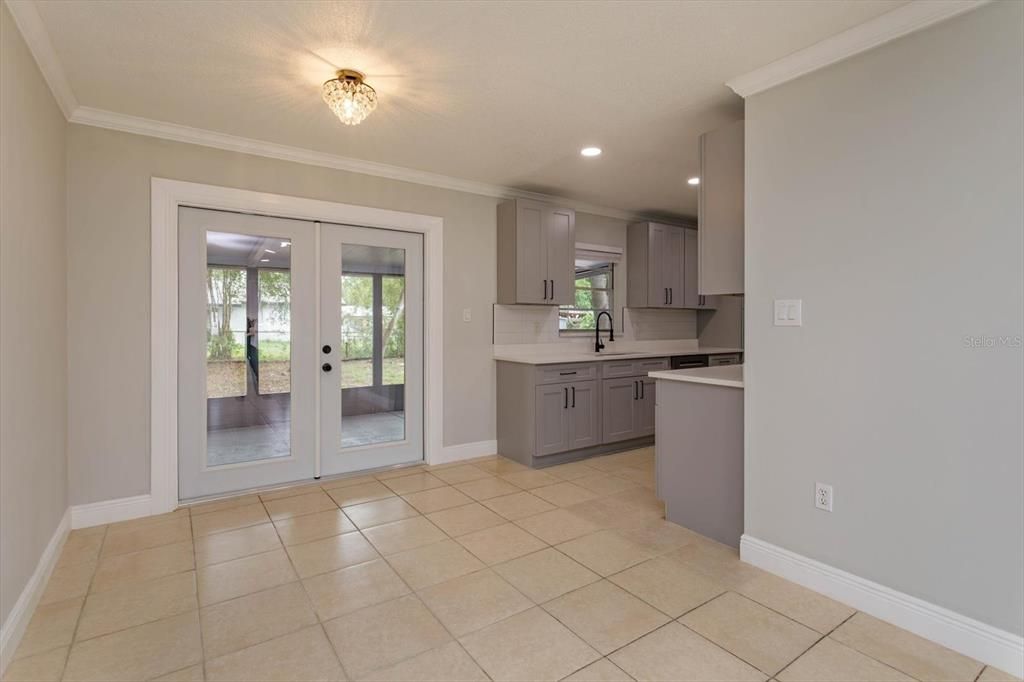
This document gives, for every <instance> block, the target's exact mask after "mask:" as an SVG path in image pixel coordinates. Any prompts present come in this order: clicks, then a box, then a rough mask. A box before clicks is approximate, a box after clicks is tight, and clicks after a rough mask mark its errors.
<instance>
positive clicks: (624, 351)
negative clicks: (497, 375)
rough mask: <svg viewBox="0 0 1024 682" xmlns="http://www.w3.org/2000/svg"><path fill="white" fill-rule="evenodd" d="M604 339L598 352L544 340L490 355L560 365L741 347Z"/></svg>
mask: <svg viewBox="0 0 1024 682" xmlns="http://www.w3.org/2000/svg"><path fill="white" fill-rule="evenodd" d="M604 341H605V349H604V350H603V351H602V352H600V353H595V352H594V351H593V346H591V347H590V349H589V350H584V349H583V348H581V347H580V344H576V343H573V344H544V346H545V347H543V348H536V347H533V346H531V345H528V344H523V347H522V348H519V347H516V346H500V347H495V349H494V359H495V360H500V361H502V362H518V363H520V364H524V365H560V364H562V363H570V362H606V361H608V360H642V359H643V358H666V357H675V356H681V355H716V354H720V353H742V352H743V349H742V348H720V347H718V346H701V347H693V346H676V347H673V346H672V345H668V344H659V345H658V346H657V347H650V348H644V347H634V348H630V347H628V346H627V345H626V342H618V343H623V346H620V347H619V348H616V347H615V345H616V344H615V343H609V342H608V340H607V339H605V340H604ZM552 345H563V346H569V347H568V348H565V349H560V348H551V346H552Z"/></svg>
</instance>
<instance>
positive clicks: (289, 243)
mask: <svg viewBox="0 0 1024 682" xmlns="http://www.w3.org/2000/svg"><path fill="white" fill-rule="evenodd" d="M291 245H292V243H291V242H281V248H282V249H283V248H285V247H288V246H291Z"/></svg>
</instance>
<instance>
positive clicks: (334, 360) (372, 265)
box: [321, 225, 423, 474]
mask: <svg viewBox="0 0 1024 682" xmlns="http://www.w3.org/2000/svg"><path fill="white" fill-rule="evenodd" d="M321 276H322V277H323V280H322V284H321V292H322V293H323V292H329V293H330V295H327V294H326V293H325V294H324V297H323V300H322V306H323V307H322V312H321V322H322V327H321V340H322V341H323V343H324V348H323V349H322V350H323V351H324V353H323V357H322V358H321V360H322V362H324V365H323V366H322V368H321V369H322V382H321V386H322V390H323V392H322V394H321V408H322V415H321V428H322V436H321V453H322V454H321V467H322V471H323V473H324V474H331V473H340V472H345V471H355V470H360V469H372V468H378V467H382V466H389V465H392V464H399V463H405V462H411V461H416V460H421V459H422V458H423V416H422V415H423V409H422V405H423V378H422V376H423V375H422V359H423V338H422V324H423V318H422V315H423V313H422V307H423V306H422V304H423V293H422V292H423V288H422V287H423V283H422V280H423V252H422V236H420V235H417V234H410V233H404V232H396V231H390V230H376V229H368V228H356V227H343V226H336V225H324V226H323V227H322V231H321ZM333 292H337V293H336V298H333V300H331V299H332V297H333V296H334V293H333ZM328 348H330V350H329V351H328V350H327V349H328ZM335 365H337V371H336V372H335V371H334V366H335ZM325 367H331V369H330V370H328V369H324V368H325Z"/></svg>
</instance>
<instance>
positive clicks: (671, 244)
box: [626, 223, 709, 308]
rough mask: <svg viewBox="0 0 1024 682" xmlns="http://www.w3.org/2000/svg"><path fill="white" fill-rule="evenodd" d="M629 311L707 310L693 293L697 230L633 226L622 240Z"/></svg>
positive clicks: (657, 225)
mask: <svg viewBox="0 0 1024 682" xmlns="http://www.w3.org/2000/svg"><path fill="white" fill-rule="evenodd" d="M626 258H627V261H628V265H629V267H628V273H629V277H628V281H627V287H626V289H627V292H626V299H627V303H626V304H627V305H628V306H629V307H631V308H702V307H708V306H707V304H708V303H709V301H707V300H706V299H705V298H702V297H701V296H700V294H699V292H698V291H697V277H698V252H697V230H695V229H694V228H692V227H680V226H677V225H664V224H661V223H633V224H631V225H630V226H629V229H628V232H627V237H626Z"/></svg>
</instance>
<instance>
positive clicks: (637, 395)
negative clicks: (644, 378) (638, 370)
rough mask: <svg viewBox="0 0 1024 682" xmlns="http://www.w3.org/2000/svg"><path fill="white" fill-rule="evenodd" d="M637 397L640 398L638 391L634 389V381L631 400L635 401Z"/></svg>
mask: <svg viewBox="0 0 1024 682" xmlns="http://www.w3.org/2000/svg"><path fill="white" fill-rule="evenodd" d="M639 397H640V389H638V388H637V387H636V381H635V380H634V381H633V400H636V399H637V398H639Z"/></svg>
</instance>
